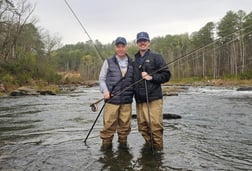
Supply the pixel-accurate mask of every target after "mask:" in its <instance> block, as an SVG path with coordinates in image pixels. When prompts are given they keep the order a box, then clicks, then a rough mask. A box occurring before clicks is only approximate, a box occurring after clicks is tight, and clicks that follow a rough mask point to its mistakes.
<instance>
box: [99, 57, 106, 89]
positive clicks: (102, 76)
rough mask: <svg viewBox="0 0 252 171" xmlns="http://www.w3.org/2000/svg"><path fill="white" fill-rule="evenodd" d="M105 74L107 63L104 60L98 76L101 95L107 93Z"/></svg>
mask: <svg viewBox="0 0 252 171" xmlns="http://www.w3.org/2000/svg"><path fill="white" fill-rule="evenodd" d="M107 72H108V61H107V60H105V61H104V62H103V65H102V68H101V71H100V75H99V85H100V90H101V92H102V93H104V92H106V91H108V87H107V84H106V77H107Z"/></svg>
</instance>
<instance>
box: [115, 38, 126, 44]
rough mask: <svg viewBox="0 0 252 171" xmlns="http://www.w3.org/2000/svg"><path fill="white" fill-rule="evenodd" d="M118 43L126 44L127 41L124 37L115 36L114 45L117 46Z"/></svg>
mask: <svg viewBox="0 0 252 171" xmlns="http://www.w3.org/2000/svg"><path fill="white" fill-rule="evenodd" d="M118 44H123V45H127V41H126V39H125V38H124V37H117V38H116V40H115V45H116V46H117V45H118Z"/></svg>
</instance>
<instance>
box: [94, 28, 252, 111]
mask: <svg viewBox="0 0 252 171" xmlns="http://www.w3.org/2000/svg"><path fill="white" fill-rule="evenodd" d="M251 26H252V24H251V25H249V26H247V27H243V28H240V29H238V30H236V31H234V32H232V33H230V34H228V35H226V36H225V37H223V38H218V39H216V40H214V41H213V42H211V43H208V44H207V45H204V46H202V47H199V48H197V49H194V50H192V51H191V52H189V53H187V54H185V55H182V56H180V57H178V58H176V59H174V60H173V61H170V62H168V63H166V64H165V65H164V66H163V67H161V68H159V69H157V70H155V71H153V72H152V73H148V75H150V76H151V75H153V74H155V73H157V72H159V71H161V70H163V69H166V68H167V67H168V65H170V64H172V63H175V62H177V61H178V60H181V59H183V58H186V57H187V56H189V55H191V54H193V53H195V52H197V51H199V50H201V49H204V48H207V47H209V46H211V45H213V44H215V43H217V42H219V41H220V40H222V39H225V38H226V37H229V36H231V35H233V34H235V33H237V32H239V31H240V30H242V29H244V30H245V29H247V28H249V27H251ZM143 80H144V78H142V79H139V80H138V81H136V82H134V83H132V84H131V85H129V86H128V87H126V88H125V89H123V90H122V91H120V92H119V93H117V94H114V96H113V97H115V96H119V95H121V94H122V93H124V92H125V91H127V90H128V89H129V88H131V87H133V86H134V85H136V84H138V83H140V82H141V81H143ZM113 97H111V98H113ZM103 100H104V98H101V99H99V100H97V101H95V102H94V103H92V104H90V107H91V110H92V111H93V112H96V111H97V110H98V106H97V104H98V103H100V102H101V101H103ZM109 100H110V99H109ZM109 100H108V102H109Z"/></svg>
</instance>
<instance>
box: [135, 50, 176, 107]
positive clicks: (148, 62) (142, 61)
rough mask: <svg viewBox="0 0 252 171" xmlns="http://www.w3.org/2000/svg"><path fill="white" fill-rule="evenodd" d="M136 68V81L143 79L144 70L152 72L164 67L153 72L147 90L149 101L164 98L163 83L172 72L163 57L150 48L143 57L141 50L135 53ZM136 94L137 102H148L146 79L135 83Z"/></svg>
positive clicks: (168, 78)
mask: <svg viewBox="0 0 252 171" xmlns="http://www.w3.org/2000/svg"><path fill="white" fill-rule="evenodd" d="M133 68H134V82H136V81H139V80H141V79H142V76H141V73H142V72H143V71H145V72H147V73H148V74H151V73H153V72H156V71H157V70H159V69H161V68H163V69H162V70H160V71H158V72H156V73H154V74H151V76H152V80H149V81H148V80H147V81H146V82H147V90H148V97H149V101H150V102H151V101H153V100H157V99H162V98H163V95H162V89H161V84H162V83H165V82H167V81H169V80H170V77H171V73H170V71H169V69H168V66H167V65H166V63H165V61H164V59H163V57H162V56H161V55H160V54H158V53H154V52H151V51H150V50H148V51H147V52H146V53H145V55H144V56H143V57H141V55H140V52H138V53H136V54H135V61H134V62H133ZM134 94H135V100H136V103H144V102H146V89H145V80H142V81H140V82H139V83H138V84H136V85H134Z"/></svg>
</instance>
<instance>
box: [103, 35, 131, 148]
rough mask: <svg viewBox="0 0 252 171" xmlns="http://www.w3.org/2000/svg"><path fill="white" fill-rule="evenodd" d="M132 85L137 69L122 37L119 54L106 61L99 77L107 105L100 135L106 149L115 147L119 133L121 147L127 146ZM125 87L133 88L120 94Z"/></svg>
mask: <svg viewBox="0 0 252 171" xmlns="http://www.w3.org/2000/svg"><path fill="white" fill-rule="evenodd" d="M132 83H133V66H132V59H131V58H130V57H129V56H128V55H127V41H126V39H125V38H124V37H118V38H117V39H116V40H115V54H114V55H113V56H111V57H109V58H108V59H107V60H105V61H104V63H103V66H102V68H101V71H100V75H99V84H100V89H101V92H102V93H103V96H104V99H105V101H106V102H107V103H106V104H105V107H104V112H103V125H104V127H103V130H102V131H101V132H100V137H101V139H102V140H103V141H102V142H103V145H102V148H103V149H104V148H105V149H107V148H111V147H112V140H113V137H114V133H115V131H116V130H117V133H118V142H119V143H120V145H122V146H125V145H127V136H128V134H129V133H130V130H131V115H132V112H131V111H132V101H133V88H132V87H130V85H131V84H132ZM125 87H130V88H128V89H127V90H126V91H124V92H123V93H120V92H122V90H123V89H125ZM118 93H120V95H117V94H118Z"/></svg>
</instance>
